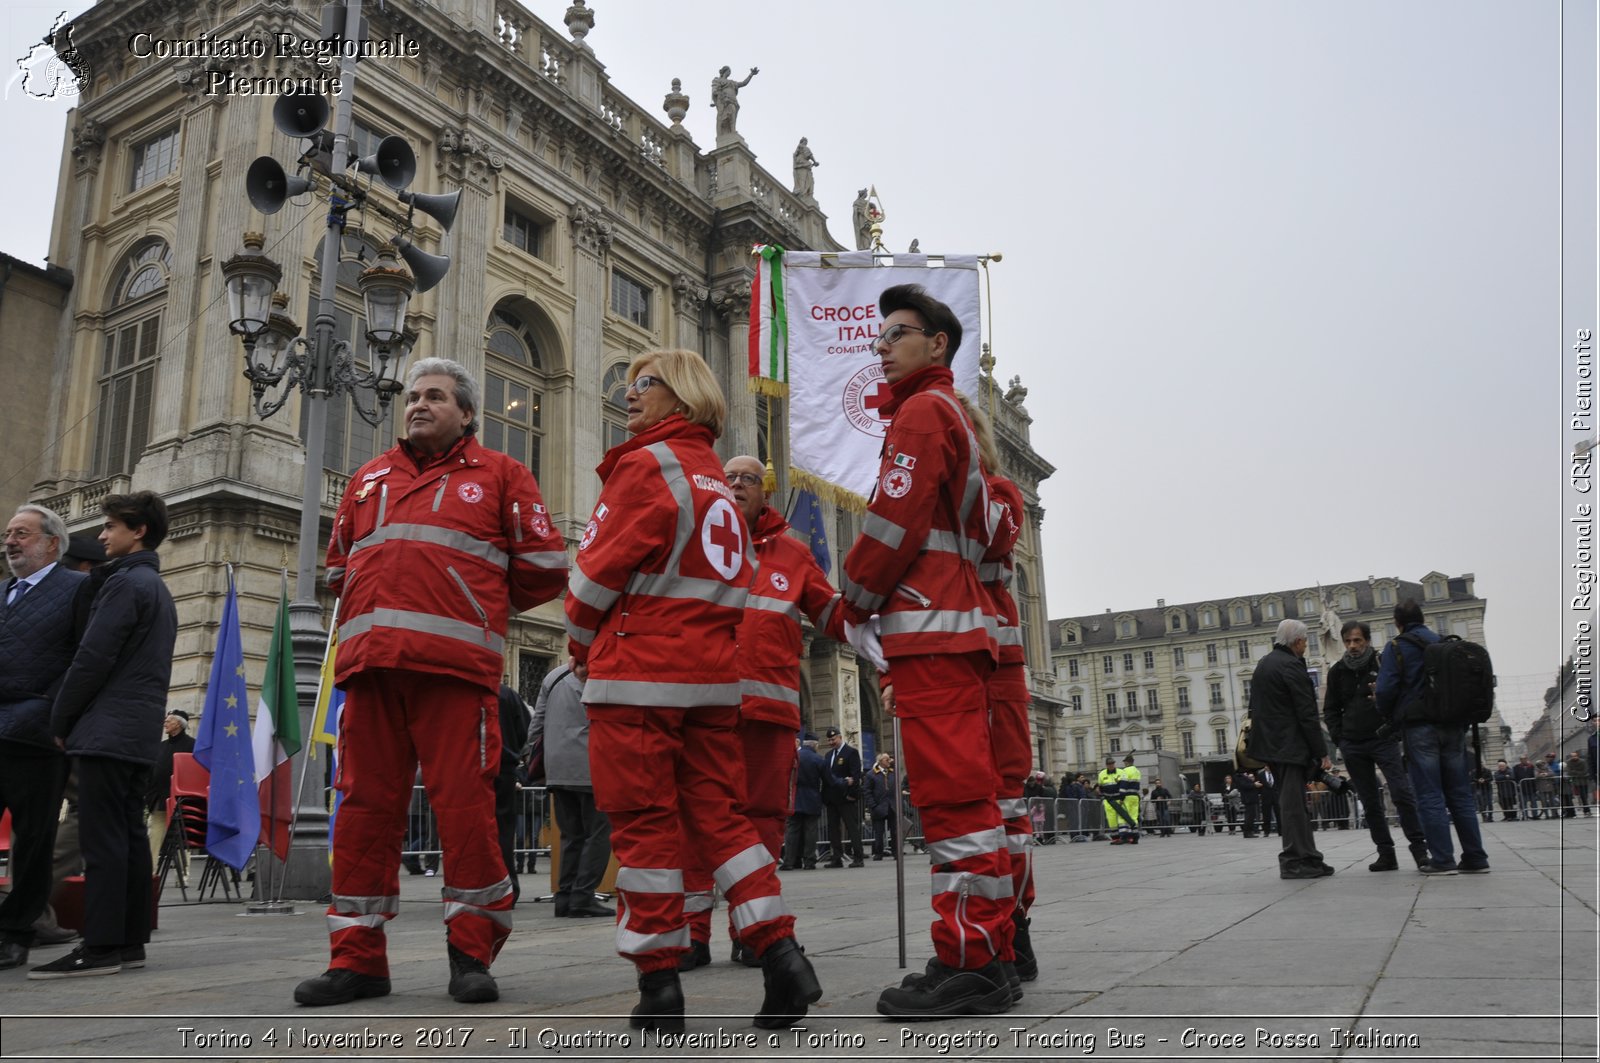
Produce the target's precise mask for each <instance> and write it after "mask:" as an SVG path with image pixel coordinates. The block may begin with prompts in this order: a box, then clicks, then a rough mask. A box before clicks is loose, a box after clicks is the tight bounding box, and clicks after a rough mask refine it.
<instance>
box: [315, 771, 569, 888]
mask: <svg viewBox="0 0 1600 1063" xmlns="http://www.w3.org/2000/svg"><path fill="white" fill-rule="evenodd" d="M545 795H546V790H545V788H544V787H543V786H525V787H523V788H522V789H520V790H518V791H517V795H516V797H515V799H514V800H515V807H516V811H517V826H516V833H515V834H514V835H512V838H513V848H512V859H513V860H514V861H515V862H516V863H517V864H519V865H522V866H524V867H525V866H527V864H528V863H531V862H533V861H536V860H537V859H538V857H540V856H545V857H548V856H549V855H550V848H549V846H541V845H540V844H539V831H540V829H541V828H542V827H543V826H544V819H545V814H546V812H547V810H548V808H549V805H548V804H547V802H546V801H545ZM551 825H552V827H553V826H554V821H553V820H552V822H551ZM338 829H339V828H338V822H337V820H335V823H334V831H335V832H337V831H338ZM443 851H444V849H443V846H442V845H440V844H439V824H438V821H437V820H435V819H434V815H433V806H432V805H430V804H429V803H428V794H427V792H426V791H425V790H424V789H423V788H422V786H420V785H418V786H413V787H412V788H411V807H410V809H409V810H408V812H407V814H406V837H405V843H404V845H403V846H402V847H401V849H400V862H401V864H402V865H404V866H405V867H406V868H407V869H410V868H413V867H419V866H420V867H421V868H422V869H423V870H435V871H436V870H438V867H439V857H440V856H441V855H442V854H443Z"/></svg>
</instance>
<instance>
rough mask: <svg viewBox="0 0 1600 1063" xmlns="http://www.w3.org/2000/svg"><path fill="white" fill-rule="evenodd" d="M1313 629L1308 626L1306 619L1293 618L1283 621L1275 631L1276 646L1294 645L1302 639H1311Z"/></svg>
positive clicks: (1273, 639)
mask: <svg viewBox="0 0 1600 1063" xmlns="http://www.w3.org/2000/svg"><path fill="white" fill-rule="evenodd" d="M1310 636H1311V629H1310V628H1308V627H1306V625H1305V621H1303V620H1295V619H1293V618H1291V619H1288V620H1285V621H1283V622H1282V623H1280V624H1279V625H1278V630H1277V631H1276V632H1274V633H1273V636H1272V644H1273V645H1274V646H1293V645H1294V644H1295V643H1297V642H1299V641H1300V640H1301V639H1309V638H1310Z"/></svg>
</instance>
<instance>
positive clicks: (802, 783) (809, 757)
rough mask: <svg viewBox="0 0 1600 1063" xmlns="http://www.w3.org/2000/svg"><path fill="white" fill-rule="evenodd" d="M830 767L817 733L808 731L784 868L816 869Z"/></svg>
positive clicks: (798, 763)
mask: <svg viewBox="0 0 1600 1063" xmlns="http://www.w3.org/2000/svg"><path fill="white" fill-rule="evenodd" d="M826 771H827V763H826V762H825V761H824V760H823V759H822V755H821V754H820V753H818V752H817V736H816V735H814V734H812V733H811V732H810V731H807V732H806V734H805V737H804V738H803V739H802V740H801V742H800V749H799V753H798V755H797V756H796V758H795V775H794V812H793V813H792V814H791V815H790V816H789V823H788V825H787V827H786V829H785V831H784V839H783V861H784V862H783V868H782V870H784V871H794V870H796V869H798V868H804V869H805V870H807V871H812V870H815V869H816V866H817V820H818V819H819V818H821V816H822V777H823V775H824V774H825V773H826Z"/></svg>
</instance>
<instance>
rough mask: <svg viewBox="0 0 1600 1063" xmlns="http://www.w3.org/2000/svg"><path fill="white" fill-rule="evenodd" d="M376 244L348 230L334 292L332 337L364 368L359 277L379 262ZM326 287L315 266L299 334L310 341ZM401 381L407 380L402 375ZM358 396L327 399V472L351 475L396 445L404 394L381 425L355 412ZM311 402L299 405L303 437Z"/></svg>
mask: <svg viewBox="0 0 1600 1063" xmlns="http://www.w3.org/2000/svg"><path fill="white" fill-rule="evenodd" d="M377 258H378V248H377V245H375V244H373V243H372V242H371V241H370V240H367V239H365V238H364V237H362V236H361V235H359V234H357V233H354V232H351V233H346V234H345V236H344V239H343V241H342V242H341V244H340V248H339V269H338V272H337V274H336V276H337V277H338V281H337V284H336V286H335V288H334V293H333V336H334V339H335V340H343V341H344V342H345V343H348V344H349V345H350V347H351V350H352V351H354V353H355V359H356V364H357V365H358V366H359V367H360V368H361V369H367V368H369V367H370V366H371V356H370V354H369V352H368V350H367V319H366V314H365V309H366V308H365V304H364V303H363V302H362V299H361V289H360V288H358V287H356V279H357V278H358V277H360V276H361V273H362V271H363V270H365V269H367V268H368V267H370V266H371V265H372V263H373V262H375V261H377ZM316 261H317V262H318V263H319V265H320V263H321V262H322V241H321V240H319V241H317V250H316ZM321 290H322V281H321V277H320V274H319V273H318V272H317V271H313V272H312V274H311V283H310V284H309V286H308V287H307V293H306V301H305V303H304V304H303V305H304V306H305V307H307V308H308V309H307V311H306V314H305V320H303V321H301V323H300V325H301V329H302V332H301V334H302V335H303V336H305V338H306V339H307V340H310V341H315V339H316V316H317V313H318V309H317V308H318V306H319V303H318V296H319V293H320V292H321ZM401 382H402V383H404V382H405V381H404V377H403V376H402V378H401ZM354 402H355V397H354V396H352V395H350V394H349V393H344V394H340V395H336V396H332V397H330V398H329V400H328V404H327V409H328V417H327V429H326V432H327V434H326V436H325V437H324V442H323V447H324V449H323V452H322V467H323V468H324V469H326V470H328V471H329V472H335V473H339V474H341V475H347V474H349V473H353V472H355V471H356V470H357V469H359V468H360V467H361V466H363V465H365V464H366V463H367V462H369V461H371V460H372V459H373V458H375V457H377V456H378V455H379V454H382V453H383V452H384V451H385V450H388V449H389V448H390V447H392V446H393V445H394V441H395V439H396V438H397V437H398V436H399V434H400V432H401V426H402V425H403V424H404V418H405V396H404V395H399V396H396V397H395V399H394V400H393V401H392V402H390V403H389V412H388V415H387V416H385V417H384V419H383V421H382V423H380V424H379V425H378V426H377V427H373V426H372V425H369V424H368V423H367V422H366V421H363V420H362V419H361V418H360V416H359V415H357V413H356V411H355V408H354ZM375 402H376V400H374V399H372V398H370V397H368V398H364V399H363V404H364V405H366V406H368V408H369V409H370V408H373V406H374V404H375ZM310 414H311V403H309V402H302V403H301V404H300V438H301V439H304V438H305V436H306V429H307V421H308V418H309V417H310Z"/></svg>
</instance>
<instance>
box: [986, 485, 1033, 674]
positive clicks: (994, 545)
mask: <svg viewBox="0 0 1600 1063" xmlns="http://www.w3.org/2000/svg"><path fill="white" fill-rule="evenodd" d="M985 478H986V480H987V481H988V484H989V497H990V499H992V500H993V503H994V508H995V514H996V517H997V520H996V522H995V531H994V538H993V539H992V540H990V542H989V550H988V552H987V553H985V554H984V555H983V561H982V563H980V564H979V565H978V578H979V579H980V580H982V581H983V589H984V590H985V591H987V592H988V594H989V602H990V604H991V605H992V606H993V608H994V615H995V623H996V624H997V625H998V626H997V628H996V632H995V641H996V642H998V643H999V645H1000V663H1001V664H1002V665H1006V664H1023V663H1024V661H1023V653H1022V626H1021V624H1022V620H1021V613H1020V612H1019V611H1018V609H1017V603H1016V601H1015V600H1014V599H1013V598H1012V597H1011V591H1010V589H1009V588H1010V586H1011V579H1012V576H1013V575H1014V574H1015V572H1016V561H1015V559H1014V557H1013V555H1012V550H1013V549H1015V547H1016V545H1017V540H1018V539H1019V538H1021V536H1022V519H1023V513H1024V510H1023V507H1022V492H1021V491H1020V490H1018V489H1017V485H1016V484H1014V483H1012V482H1011V481H1010V480H1008V479H1006V478H1005V477H1004V476H997V475H995V474H994V473H987V474H985Z"/></svg>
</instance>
